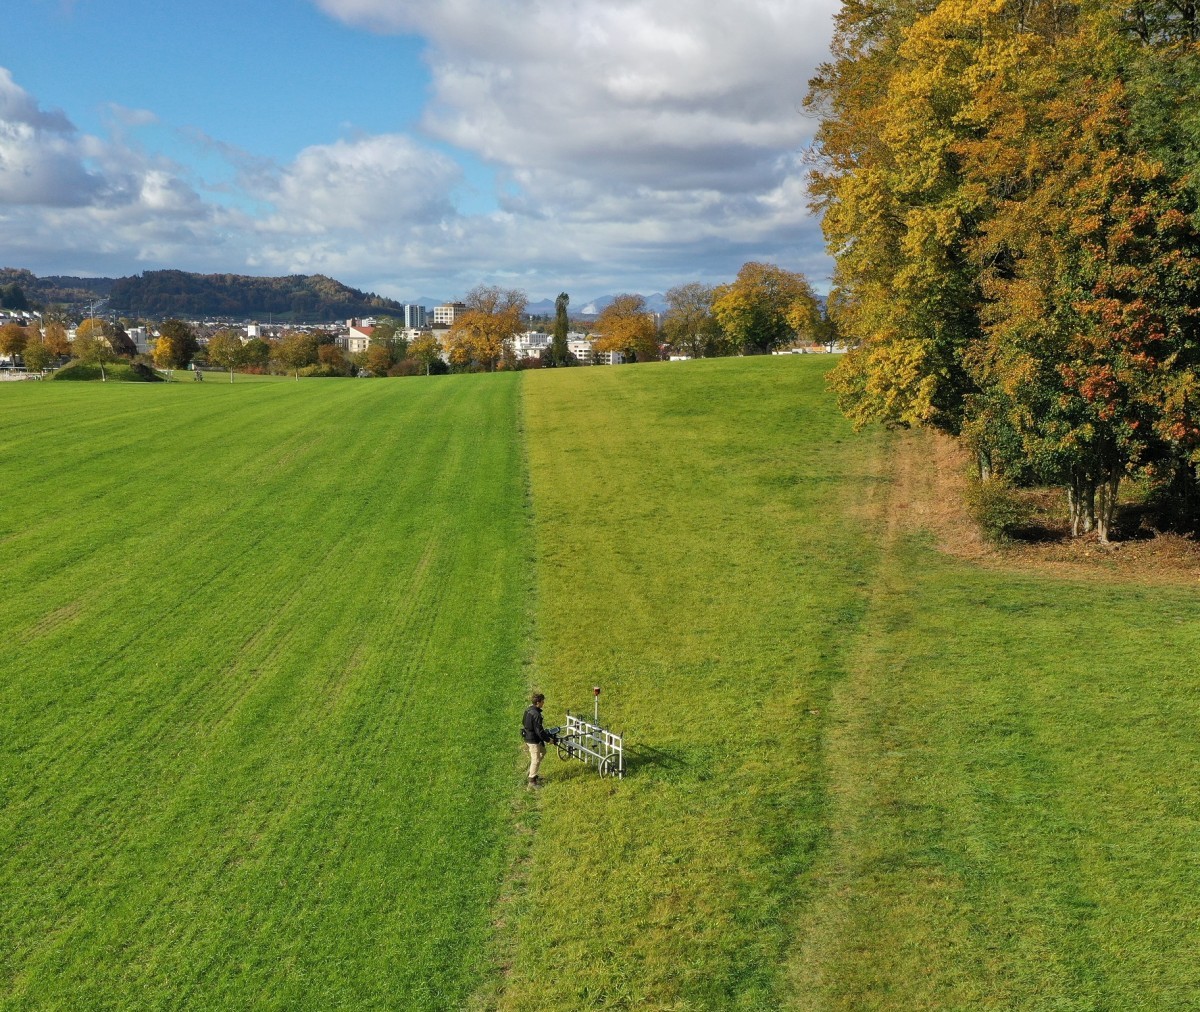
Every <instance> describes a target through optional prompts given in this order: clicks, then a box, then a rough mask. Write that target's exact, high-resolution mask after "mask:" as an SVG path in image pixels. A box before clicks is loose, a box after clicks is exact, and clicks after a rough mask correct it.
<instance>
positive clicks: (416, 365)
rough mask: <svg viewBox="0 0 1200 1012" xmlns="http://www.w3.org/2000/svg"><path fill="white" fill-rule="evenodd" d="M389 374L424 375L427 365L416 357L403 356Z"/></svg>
mask: <svg viewBox="0 0 1200 1012" xmlns="http://www.w3.org/2000/svg"><path fill="white" fill-rule="evenodd" d="M388 375H389V376H424V375H425V367H424V366H423V365H422V364H421V363H420V362H418V361H417V360H416V359H415V358H402V359H400V361H399V362H397V363H396V364H395V365H394V366H392V367H391V368H390V369H389V370H388Z"/></svg>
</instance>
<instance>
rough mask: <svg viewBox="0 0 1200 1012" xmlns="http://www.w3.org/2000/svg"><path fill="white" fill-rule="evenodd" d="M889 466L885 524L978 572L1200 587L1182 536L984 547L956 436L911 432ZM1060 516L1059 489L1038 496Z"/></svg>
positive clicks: (896, 443) (1191, 550) (1193, 553)
mask: <svg viewBox="0 0 1200 1012" xmlns="http://www.w3.org/2000/svg"><path fill="white" fill-rule="evenodd" d="M892 447H893V453H892V459H891V461H890V465H891V471H892V474H893V476H894V480H893V485H892V488H891V494H890V496H889V502H888V504H887V513H886V524H887V527H888V529H889V530H891V531H893V532H896V531H906V532H916V531H927V532H928V533H930V534H932V535H933V537H934V538H935V539H936V543H937V547H938V548H939V550H941V551H943V552H945V553H947V554H948V555H952V556H955V557H956V558H960V559H966V560H969V561H972V562H975V563H977V564H979V565H983V566H988V567H997V568H1001V569H1006V570H1010V571H1026V572H1035V573H1043V574H1048V575H1055V576H1059V577H1061V578H1063V579H1088V580H1090V579H1102V580H1121V581H1131V582H1138V583H1153V584H1163V583H1196V582H1198V581H1200V545H1198V544H1197V543H1196V542H1195V541H1192V540H1190V539H1188V538H1185V537H1181V536H1179V535H1177V534H1169V533H1168V534H1156V535H1154V536H1146V537H1141V538H1138V539H1134V540H1128V541H1115V542H1113V543H1112V544H1110V545H1102V544H1100V543H1099V541H1097V539H1096V538H1095V536H1091V537H1082V538H1069V537H1065V536H1064V537H1061V538H1057V537H1053V536H1048V537H1047V539H1046V540H1045V541H1041V542H1038V543H1028V542H1024V543H1022V542H1018V543H1016V544H1013V545H1009V546H1006V547H1004V548H996V547H994V546H992V545H990V544H989V543H988V542H987V541H985V540H984V538H983V537H982V535H981V534H980V532H979V528H978V527H976V525H975V524H974V523H973V522H972V521H971V519H970V518H969V517H968V516H967V515H966V513H965V511H964V509H963V498H964V492H965V489H966V484H967V474H968V472H969V468H970V462H969V459H968V456H967V454H966V452H965V451H964V450H963V449H962V448H961V447H960V446H959V445H958V444H957V443H956V442H955V441H954V440H953V439H951V438H950V437H948V436H943V435H938V434H935V433H925V432H920V433H918V432H910V433H904V434H902V435H899V436H897V437H896V438H895V439H894V440H893V442H892ZM1036 495H1037V497H1038V499H1039V500H1040V502H1041V505H1042V507H1043V508H1048V509H1051V510H1052V509H1054V508H1055V506H1056V496H1055V494H1054V492H1053V490H1045V491H1042V492H1039V493H1037V494H1036Z"/></svg>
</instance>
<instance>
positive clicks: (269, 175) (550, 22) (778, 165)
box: [0, 0, 838, 298]
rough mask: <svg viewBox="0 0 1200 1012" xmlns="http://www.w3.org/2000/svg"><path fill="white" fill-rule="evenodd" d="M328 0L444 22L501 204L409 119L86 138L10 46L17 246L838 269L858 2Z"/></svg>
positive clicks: (416, 288) (390, 28)
mask: <svg viewBox="0 0 1200 1012" xmlns="http://www.w3.org/2000/svg"><path fill="white" fill-rule="evenodd" d="M313 2H314V3H316V4H317V5H318V6H320V7H322V8H323V9H324V10H326V11H327V12H328V13H330V14H331V15H333V16H335V17H337V18H340V19H341V20H343V21H345V22H347V23H349V24H352V25H358V26H360V27H367V28H370V29H371V30H374V31H379V32H412V33H419V34H420V35H422V36H423V37H424V38H425V40H426V42H427V51H426V61H427V64H428V67H429V70H430V74H431V90H430V95H431V100H430V104H429V106H428V107H427V109H426V112H425V115H424V119H423V123H422V129H423V130H424V131H425V133H426V134H427V135H429V136H431V137H433V138H434V139H435V140H437V141H439V142H441V143H442V144H443V145H447V146H449V147H450V148H458V149H461V150H464V151H466V152H469V153H470V154H472V155H474V156H475V157H477V158H479V159H481V160H482V161H483V162H485V163H486V164H487V165H489V166H490V167H491V168H492V169H493V171H494V172H495V173H496V175H497V181H498V192H497V194H496V195H495V202H496V205H497V206H496V209H495V210H494V211H491V212H490V213H471V214H467V213H465V212H462V211H460V210H457V209H456V203H455V202H456V199H457V197H458V194H459V193H461V192H462V191H463V190H464V189H465V187H466V185H467V184H466V180H465V178H464V175H463V172H462V170H461V169H460V168H459V167H458V165H457V164H456V162H455V161H454V160H453V159H452V158H451V157H450V156H449V155H447V154H445V153H443V150H446V149H445V148H443V149H441V150H439V149H437V148H435V147H433V146H431V145H430V144H427V143H421V142H418V141H417V140H414V139H413V138H412V137H408V136H404V135H400V134H382V135H374V136H351V137H348V138H343V139H341V140H333V141H330V142H326V143H316V144H312V145H311V146H309V147H306V148H304V149H303V150H302V151H300V153H299V154H298V155H297V156H296V157H295V158H294V159H293V160H292V161H291V162H290V163H289V164H284V165H278V164H274V163H272V162H270V161H269V160H267V159H265V158H262V157H261V156H259V155H257V154H255V153H253V152H247V151H242V150H239V149H236V148H234V147H232V146H230V145H228V144H225V143H224V142H223V141H221V140H219V139H215V138H211V137H207V136H205V135H203V134H200V133H198V132H197V131H195V130H192V129H190V128H187V127H183V126H182V125H177V126H181V127H182V130H181V135H182V134H183V133H186V134H187V135H188V136H189V137H190V140H191V141H192V142H193V143H197V144H199V145H200V146H201V147H202V149H203V151H204V152H205V157H206V158H207V159H208V161H209V164H211V160H212V159H213V158H214V157H215V158H218V159H220V160H221V161H222V162H224V164H226V165H227V166H229V167H230V168H231V169H232V170H233V171H232V173H231V174H229V175H231V176H232V177H233V178H234V179H236V182H235V183H230V182H228V181H225V182H221V183H219V184H213V185H206V184H205V183H203V182H202V181H200V180H196V179H190V177H189V174H188V172H186V171H185V170H184V169H183V168H181V167H180V166H178V165H175V164H172V163H170V162H167V161H165V160H162V159H156V158H153V157H150V156H148V155H146V154H145V153H144V152H143V151H141V150H140V149H139V148H138V147H137V146H136V144H134V143H132V142H130V141H129V140H128V139H127V137H126V131H127V130H132V129H135V128H138V127H141V126H147V125H152V124H155V123H157V122H158V118H157V117H156V116H155V114H154V113H153V112H151V111H149V110H135V109H126V108H122V107H120V106H115V105H112V106H109V107H108V109H109V124H110V136H109V137H107V138H95V137H85V136H81V135H80V134H79V133H78V132H77V131H76V130H75V128H74V126H73V125H72V124H71V123H70V121H69V120H68V119H67V117H66V116H65V115H64V114H62V113H60V112H54V111H46V110H43V109H42V108H41V107H40V106H39V105H38V103H37V102H36V101H35V100H34V99H33V98H32V97H31V96H29V95H28V94H26V93H25V92H24V91H22V90H21V89H20V88H19V87H18V86H16V85H15V84H14V83H13V81H12V79H11V77H10V76H9V75H8V74H7V72H5V71H3V69H2V68H0V229H2V230H3V232H4V235H5V245H6V247H8V249H9V253H10V255H12V256H20V255H22V251H25V256H26V259H25V261H23V265H28V266H31V267H34V269H36V268H37V265H38V264H39V263H40V264H45V263H47V262H48V261H50V260H52V259H53V262H54V267H53V270H54V271H58V270H65V269H67V268H68V267H72V268H74V267H77V266H78V267H83V268H85V269H88V270H94V271H104V272H107V273H128V272H130V271H131V270H136V269H140V268H142V267H146V268H154V267H166V266H177V267H182V268H185V269H192V270H211V271H243V270H244V271H248V272H252V273H263V274H271V273H292V272H304V273H308V272H322V273H328V274H332V275H333V276H335V277H339V278H340V279H342V280H344V281H347V282H349V283H351V284H355V285H357V286H359V287H363V288H369V289H372V290H376V291H380V292H383V293H384V294H389V295H393V296H398V297H406V296H407V297H412V296H415V295H434V296H449V295H454V294H459V293H461V292H464V291H466V290H467V289H469V288H470V287H472V286H473V285H474V284H476V283H478V282H480V281H501V280H503V281H504V282H506V283H510V284H514V285H519V286H521V287H525V288H527V290H529V292H530V294H531V296H532V297H534V298H540V297H543V296H546V295H551V296H552V295H554V294H556V293H557V292H558V291H560V290H563V288H569V289H570V290H572V291H574V292H576V293H577V294H578V295H579V296H580V297H590V296H591V295H594V294H600V293H602V292H606V291H612V290H615V289H620V290H627V289H639V290H643V291H651V290H654V289H656V288H657V289H662V288H665V287H667V286H669V285H670V284H674V283H679V282H682V281H687V280H694V279H697V278H702V279H704V280H719V279H721V278H726V277H732V275H733V274H734V273H735V272H736V270H737V268H738V266H740V264H741V263H742V262H743V261H744V260H746V259H751V258H755V259H769V260H775V261H776V262H779V263H781V264H784V265H785V266H789V267H799V268H801V269H808V270H810V271H811V272H813V274H812V276H813V277H814V280H817V281H820V280H821V279H822V278H823V277H824V275H825V273H826V270H827V266H826V261H825V260H824V257H823V254H822V253H821V252H820V237H819V232H818V229H817V227H816V224H815V222H814V221H813V220H812V219H811V217H810V216H809V215H808V212H807V210H806V207H805V204H806V195H805V188H804V176H805V167H804V165H803V164H802V162H801V159H800V158H799V157H798V153H799V152H800V151H802V150H803V148H804V147H805V146H806V144H807V143H808V140H809V138H810V136H811V133H812V130H813V129H814V127H815V123H814V122H813V121H812V120H811V119H809V118H807V117H806V116H804V115H803V114H802V113H801V110H800V105H801V102H802V100H803V96H804V93H805V90H806V87H807V80H808V78H809V77H810V76H811V75H812V73H813V71H814V69H815V67H816V65H817V63H818V62H819V61H820V60H821V59H823V58H824V54H825V52H826V49H827V45H828V37H829V34H830V30H831V26H832V17H833V13H834V12H835V10H836V8H837V6H838V0H742V2H739V3H737V4H735V3H733V0H714V2H713V3H711V4H708V5H699V4H695V3H694V2H685V0H557V2H555V3H547V2H545V0H439V2H437V3H428V2H422V3H417V2H415V0H313ZM31 206H34V207H35V210H34V211H29V212H28V213H27V212H26V211H25V210H22V208H29V207H31ZM122 255H124V257H125V259H124V262H122V260H121V258H122ZM63 257H66V258H67V260H66V262H65V263H64V261H63ZM72 257H75V259H74V260H72V259H71V258H72ZM86 264H93V265H94V266H86ZM106 265H115V266H107V267H106Z"/></svg>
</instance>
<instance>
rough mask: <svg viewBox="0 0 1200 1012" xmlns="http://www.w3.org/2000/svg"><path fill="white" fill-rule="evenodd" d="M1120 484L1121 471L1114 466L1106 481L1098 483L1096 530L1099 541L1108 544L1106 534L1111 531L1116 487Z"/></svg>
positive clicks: (1114, 510) (1115, 508) (1115, 509)
mask: <svg viewBox="0 0 1200 1012" xmlns="http://www.w3.org/2000/svg"><path fill="white" fill-rule="evenodd" d="M1120 484H1121V472H1120V471H1119V470H1117V469H1116V468H1114V469H1113V471H1112V473H1111V474H1110V475H1109V476H1108V479H1107V480H1106V481H1103V482H1101V483H1100V488H1099V491H1100V508H1099V509H1098V510H1097V511H1096V530H1097V532H1098V533H1099V535H1100V541H1101V542H1102V543H1103V544H1106V545H1107V544H1108V536H1109V534H1110V533H1111V531H1112V525H1113V519H1114V518H1115V517H1116V515H1117V488H1118V486H1119V485H1120Z"/></svg>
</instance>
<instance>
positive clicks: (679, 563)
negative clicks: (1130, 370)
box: [501, 360, 1200, 1010]
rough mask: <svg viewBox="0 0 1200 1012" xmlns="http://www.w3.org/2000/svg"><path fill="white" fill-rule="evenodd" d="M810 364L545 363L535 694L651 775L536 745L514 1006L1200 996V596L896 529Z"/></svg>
mask: <svg viewBox="0 0 1200 1012" xmlns="http://www.w3.org/2000/svg"><path fill="white" fill-rule="evenodd" d="M824 364H825V363H823V362H822V361H821V360H787V361H783V362H780V361H778V360H774V361H765V360H760V361H746V362H711V363H692V364H688V365H686V366H684V367H682V368H680V367H678V366H662V367H661V368H660V367H637V368H635V369H623V370H589V371H587V372H582V371H581V372H571V373H565V374H564V373H557V374H545V375H537V374H530V375H529V376H528V377H527V382H528V384H529V386H528V388H527V422H528V426H529V431H530V447H531V449H530V453H531V460H532V474H533V487H534V492H535V504H536V528H537V531H538V541H539V581H538V588H539V599H540V604H539V612H538V626H537V667H536V669H535V670H536V677H537V679H538V680H539V681H540V682H541V684H543V685H544V686H545V687H546V689H547V691H548V693H549V695H550V709H551V711H556V712H561V710H562V709H563V708H564V707H566V706H570V705H574V706H580V707H583V706H586V705H587V701H588V689H589V687H590V685H591V684H592V683H593V681H596V682H599V683H601V684H603V685H604V686H605V688H606V696H605V702H606V706H605V710H606V711H607V713H608V716H609V718H611V721H612V722H613V723H614V724H615V725H616V726H617V727H618V728H622V727H623V728H624V729H625V730H626V731H627V732H628V734H629V739H630V741H631V742H632V743H634V748H635V756H634V759H633V762H632V766H633V772H632V775H631V777H630V778H629V779H628V780H626V781H625V782H624V783H622V784H620V785H615V786H614V785H612V784H610V783H607V782H602V781H600V780H598V778H596V777H595V774H594V773H590V772H586V771H585V770H584V769H583V768H582V767H574V766H562V765H560V764H558V763H557V762H554V761H552V763H553V764H552V766H551V767H550V770H549V774H550V777H551V778H552V782H551V783H550V784H549V786H548V787H547V788H546V789H545V791H544V792H542V794H541V795H540V797H539V800H538V803H537V805H538V812H537V820H538V831H537V833H536V835H535V837H534V842H533V843H532V845H531V847H530V850H529V854H528V861H527V864H526V865H525V866H523V867H522V868H521V869H519V871H518V874H517V885H518V886H519V887H520V890H521V892H520V896H519V898H518V900H517V902H516V904H515V906H516V911H517V912H516V918H515V922H514V924H513V926H512V930H511V933H510V938H511V941H510V947H511V953H510V955H511V958H512V960H513V966H512V969H511V971H510V972H509V974H508V978H507V990H506V991H505V992H504V993H503V995H502V997H501V1004H502V1005H503V1007H505V1008H512V1009H520V1008H525V1007H532V1006H533V1005H535V1004H536V1003H537V996H538V995H539V994H544V992H545V990H546V988H547V987H548V986H550V985H549V983H548V982H553V988H554V992H555V995H556V997H557V998H558V999H559V1000H561V1001H563V1002H565V1003H566V1004H568V1005H570V1006H572V1007H586V1008H593V1007H596V1008H599V1007H631V1006H635V1005H636V1006H644V1007H649V1008H703V1009H722V1010H723V1009H731V1008H738V1007H746V1008H762V1009H775V1008H781V1007H798V1008H806V1009H833V1008H845V1009H859V1008H886V1009H911V1008H1030V1009H1033V1008H1038V1009H1040V1008H1048V1007H1055V1008H1068V1009H1109V1008H1185V1007H1189V1003H1190V1002H1191V1001H1192V999H1193V998H1194V995H1195V994H1196V993H1197V991H1198V989H1200V968H1198V967H1200V963H1198V962H1197V960H1196V959H1195V952H1196V948H1197V943H1200V929H1198V928H1197V927H1196V925H1197V924H1198V923H1200V865H1198V864H1197V861H1196V840H1197V839H1198V838H1200V836H1198V830H1200V826H1198V825H1197V822H1198V819H1197V814H1196V813H1197V811H1200V804H1198V803H1200V787H1198V779H1200V778H1198V777H1197V775H1196V773H1195V770H1196V769H1197V768H1198V765H1200V745H1198V744H1197V737H1196V735H1195V734H1194V726H1193V725H1194V719H1195V714H1196V712H1197V703H1198V702H1200V691H1198V689H1197V684H1198V679H1197V666H1198V665H1197V661H1196V657H1197V656H1198V650H1197V648H1198V647H1200V623H1198V622H1197V619H1200V604H1198V603H1197V601H1196V598H1195V595H1194V594H1192V593H1191V592H1190V591H1189V590H1187V589H1184V588H1171V587H1157V588H1150V587H1137V586H1106V585H1104V584H1090V585H1089V584H1072V583H1064V582H1062V581H1061V580H1059V579H1057V578H1055V577H1053V576H1046V577H1038V576H1036V575H1030V574H1024V575H1010V574H1006V573H1004V572H1002V571H998V570H995V569H983V568H979V567H977V566H975V565H973V564H971V563H968V562H963V561H959V560H954V559H951V558H948V557H945V556H942V555H940V554H939V553H937V552H936V551H935V550H934V549H933V548H931V547H930V546H929V545H928V544H926V543H925V542H924V541H923V540H922V539H921V538H920V537H913V536H910V535H905V534H901V533H899V532H898V528H897V525H895V524H894V523H890V522H886V518H887V517H888V513H889V509H890V507H891V505H893V504H890V503H889V502H888V501H887V500H888V495H889V488H888V483H887V482H886V481H882V480H881V479H880V477H879V475H880V474H881V472H882V471H883V464H882V461H881V459H880V456H879V453H880V450H883V449H888V448H889V447H892V446H894V444H890V443H888V442H887V441H884V440H882V439H881V437H879V436H870V435H865V436H861V437H852V436H850V435H849V434H848V433H847V431H846V428H845V426H844V424H843V423H842V422H841V421H840V420H839V419H837V418H836V417H835V416H834V414H833V412H832V410H831V406H830V404H829V402H828V400H827V398H826V397H825V396H824V395H823V393H822V390H821V377H820V372H821V370H822V369H823V366H824ZM889 452H890V450H889ZM812 710H818V711H820V712H819V713H817V714H814V713H811V712H810V711H812Z"/></svg>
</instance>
